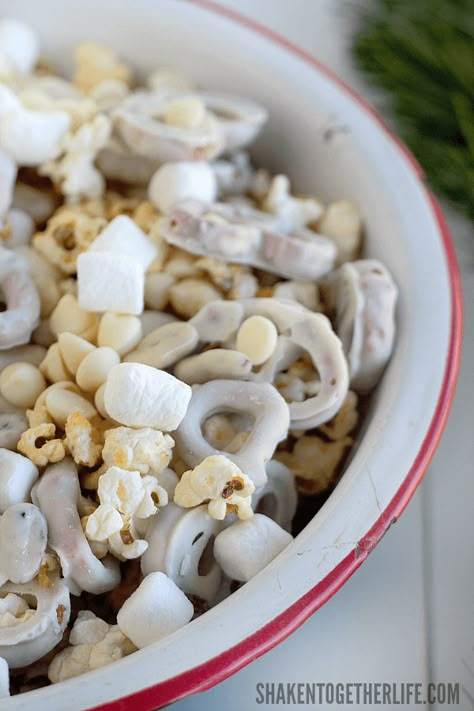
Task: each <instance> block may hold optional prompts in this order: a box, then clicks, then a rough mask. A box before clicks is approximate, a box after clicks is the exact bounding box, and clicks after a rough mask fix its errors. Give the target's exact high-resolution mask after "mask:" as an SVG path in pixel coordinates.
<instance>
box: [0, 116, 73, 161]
mask: <svg viewBox="0 0 474 711" xmlns="http://www.w3.org/2000/svg"><path fill="white" fill-rule="evenodd" d="M70 123H71V118H70V116H69V114H68V113H66V112H65V111H28V110H26V109H20V110H17V111H7V112H5V113H4V114H3V115H2V116H1V117H0V148H2V149H3V150H4V151H7V153H9V154H10V156H11V157H12V158H13V160H14V161H15V162H16V163H17V164H18V165H25V166H35V165H39V164H40V163H44V162H46V161H49V160H54V159H55V158H57V157H58V155H59V154H60V153H61V144H62V140H63V138H64V136H65V135H66V133H67V131H68V130H69V126H70Z"/></svg>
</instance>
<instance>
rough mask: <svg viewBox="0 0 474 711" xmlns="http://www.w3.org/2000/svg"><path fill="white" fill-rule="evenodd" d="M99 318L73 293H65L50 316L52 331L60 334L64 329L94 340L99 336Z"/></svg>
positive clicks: (57, 334)
mask: <svg viewBox="0 0 474 711" xmlns="http://www.w3.org/2000/svg"><path fill="white" fill-rule="evenodd" d="M98 326H99V319H98V317H97V314H95V313H91V312H90V311H87V310H85V309H84V308H83V307H81V305H80V304H79V302H78V300H77V299H76V297H75V296H73V295H72V294H65V295H64V296H63V297H62V299H60V301H59V302H58V304H57V306H56V308H55V309H54V311H53V313H52V314H51V317H50V328H51V331H52V332H53V333H54V334H55V335H56V336H59V334H60V333H63V331H68V332H70V333H75V334H76V336H80V337H81V338H85V339H86V341H93V340H94V339H95V338H96V336H97V329H98Z"/></svg>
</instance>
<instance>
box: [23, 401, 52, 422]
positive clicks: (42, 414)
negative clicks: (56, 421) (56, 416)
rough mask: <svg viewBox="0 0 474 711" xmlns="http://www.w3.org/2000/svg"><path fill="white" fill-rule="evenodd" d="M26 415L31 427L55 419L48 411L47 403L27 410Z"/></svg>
mask: <svg viewBox="0 0 474 711" xmlns="http://www.w3.org/2000/svg"><path fill="white" fill-rule="evenodd" d="M26 416H27V418H28V424H29V425H30V427H38V425H47V424H50V423H51V422H52V421H53V420H52V417H51V415H50V414H49V412H48V408H47V407H46V405H41V406H39V407H35V408H34V409H33V410H27V411H26Z"/></svg>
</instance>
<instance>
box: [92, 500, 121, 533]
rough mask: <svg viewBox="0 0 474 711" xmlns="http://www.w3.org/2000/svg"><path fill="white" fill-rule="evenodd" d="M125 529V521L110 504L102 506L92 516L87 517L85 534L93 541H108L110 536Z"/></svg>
mask: <svg viewBox="0 0 474 711" xmlns="http://www.w3.org/2000/svg"><path fill="white" fill-rule="evenodd" d="M122 527H123V520H122V516H121V515H120V513H119V512H118V511H117V509H116V508H114V507H113V506H110V505H109V504H101V505H100V506H99V507H98V508H97V509H96V510H95V511H94V512H93V513H92V514H90V515H89V516H87V522H86V528H85V534H86V536H87V538H89V539H90V540H91V541H99V542H102V541H107V539H108V538H109V536H111V535H112V534H114V533H117V531H120V530H121V528H122Z"/></svg>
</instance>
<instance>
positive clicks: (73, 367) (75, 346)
mask: <svg viewBox="0 0 474 711" xmlns="http://www.w3.org/2000/svg"><path fill="white" fill-rule="evenodd" d="M58 345H59V352H60V353H61V357H62V359H63V361H64V363H65V365H66V367H67V369H68V370H69V371H70V372H71V373H72V374H73V375H75V374H76V372H77V369H78V368H79V366H80V364H81V363H82V361H83V360H84V358H85V357H86V356H87V355H89V354H90V353H92V352H93V351H95V346H93V345H92V344H91V343H89V341H86V339H85V338H81V337H80V336H77V335H76V334H75V333H69V332H68V331H63V332H62V333H60V334H59V336H58Z"/></svg>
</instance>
